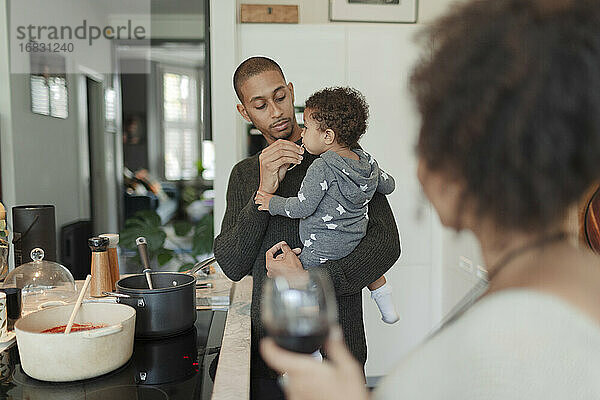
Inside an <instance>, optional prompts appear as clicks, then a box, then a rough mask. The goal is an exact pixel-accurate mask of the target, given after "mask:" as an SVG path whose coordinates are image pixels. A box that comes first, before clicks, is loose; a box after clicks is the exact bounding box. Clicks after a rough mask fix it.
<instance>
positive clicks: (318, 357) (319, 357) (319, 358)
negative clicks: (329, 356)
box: [310, 350, 323, 362]
mask: <svg viewBox="0 0 600 400" xmlns="http://www.w3.org/2000/svg"><path fill="white" fill-rule="evenodd" d="M310 356H311V357H312V358H314V359H315V360H317V361H318V362H323V354H321V350H317V351H315V352H314V353H312V354H311V355H310Z"/></svg>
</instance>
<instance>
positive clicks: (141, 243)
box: [135, 236, 150, 269]
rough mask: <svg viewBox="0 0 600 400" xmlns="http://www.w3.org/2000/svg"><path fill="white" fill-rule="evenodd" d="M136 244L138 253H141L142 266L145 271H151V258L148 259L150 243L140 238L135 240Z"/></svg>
mask: <svg viewBox="0 0 600 400" xmlns="http://www.w3.org/2000/svg"><path fill="white" fill-rule="evenodd" d="M135 244H136V245H137V248H138V251H139V253H140V258H141V259H142V265H143V266H144V269H150V258H149V257H148V242H147V241H146V238H145V237H143V236H140V237H139V238H137V239H135Z"/></svg>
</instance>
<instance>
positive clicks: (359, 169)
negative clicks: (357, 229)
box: [321, 149, 379, 205]
mask: <svg viewBox="0 0 600 400" xmlns="http://www.w3.org/2000/svg"><path fill="white" fill-rule="evenodd" d="M355 153H356V154H358V156H359V157H360V159H359V160H352V159H350V158H345V157H342V156H340V155H339V154H337V153H336V152H335V151H332V150H329V151H327V152H325V153H323V154H321V158H322V159H323V161H325V163H326V164H327V165H328V166H329V167H330V168H331V170H332V171H333V172H334V173H335V175H336V177H337V181H338V186H339V189H340V192H341V193H342V196H344V197H345V198H346V199H347V200H348V201H349V202H350V203H352V204H356V205H363V204H365V203H366V202H367V201H369V200H370V199H371V197H373V194H374V193H375V189H377V183H378V179H379V166H378V165H377V162H376V161H375V159H373V158H372V157H371V156H370V155H368V154H367V153H366V152H364V151H362V150H360V149H358V150H355Z"/></svg>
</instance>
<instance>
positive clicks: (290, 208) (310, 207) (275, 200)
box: [269, 159, 331, 218]
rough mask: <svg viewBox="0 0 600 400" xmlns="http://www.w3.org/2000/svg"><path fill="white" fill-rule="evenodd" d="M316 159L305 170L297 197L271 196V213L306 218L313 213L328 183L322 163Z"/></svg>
mask: <svg viewBox="0 0 600 400" xmlns="http://www.w3.org/2000/svg"><path fill="white" fill-rule="evenodd" d="M322 164H323V163H322V161H321V160H320V159H316V160H315V161H314V162H313V163H312V164H311V166H310V167H309V168H308V170H307V171H306V176H305V177H304V180H303V181H302V185H301V186H300V190H299V191H298V196H297V197H288V198H284V197H280V196H273V197H272V198H271V200H270V201H269V213H271V215H283V216H284V217H285V216H287V217H289V218H306V217H308V216H310V215H312V214H314V212H315V210H316V209H317V207H318V206H319V204H320V203H321V200H322V199H323V196H325V193H326V192H327V189H328V185H330V184H331V182H329V183H328V182H327V179H326V178H325V170H324V167H325V166H324V165H322Z"/></svg>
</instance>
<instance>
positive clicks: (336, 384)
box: [260, 327, 369, 400]
mask: <svg viewBox="0 0 600 400" xmlns="http://www.w3.org/2000/svg"><path fill="white" fill-rule="evenodd" d="M325 350H326V351H327V357H328V358H327V360H323V362H318V361H316V360H315V359H314V358H312V357H311V356H309V355H307V354H300V353H293V352H291V351H287V350H284V349H282V348H281V347H279V346H277V345H276V344H275V341H274V340H273V339H271V338H266V339H263V340H261V343H260V353H261V354H262V356H263V359H264V360H265V362H266V363H267V364H268V365H270V366H271V368H273V369H274V370H275V371H277V372H279V373H281V374H283V373H286V376H287V379H285V380H284V381H286V384H285V385H284V386H283V390H284V391H285V394H286V398H287V399H290V400H367V399H368V398H369V396H368V394H367V391H366V389H365V381H364V377H363V374H362V371H361V368H360V366H359V365H358V363H357V362H356V360H355V359H354V358H353V357H352V355H351V354H350V352H349V351H348V349H347V348H346V345H345V344H344V339H343V337H342V333H341V329H340V328H338V327H335V328H333V329H331V332H330V334H329V339H328V340H327V343H326V344H325Z"/></svg>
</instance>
